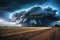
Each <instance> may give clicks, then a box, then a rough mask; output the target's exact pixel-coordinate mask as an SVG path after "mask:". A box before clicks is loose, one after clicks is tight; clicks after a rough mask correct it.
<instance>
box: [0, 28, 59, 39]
mask: <svg viewBox="0 0 60 40" xmlns="http://www.w3.org/2000/svg"><path fill="white" fill-rule="evenodd" d="M59 31H60V28H58V27H57V28H52V27H3V28H0V38H1V39H0V40H46V38H48V39H47V40H49V39H51V37H52V36H53V37H52V39H53V38H54V35H59V34H60V32H59ZM54 33H55V34H54ZM44 35H45V36H46V37H45V36H44ZM41 37H42V38H41ZM43 37H44V39H43ZM56 37H58V38H57V39H58V40H60V39H59V37H60V35H59V36H55V38H56ZM55 38H54V39H53V40H57V39H55Z"/></svg>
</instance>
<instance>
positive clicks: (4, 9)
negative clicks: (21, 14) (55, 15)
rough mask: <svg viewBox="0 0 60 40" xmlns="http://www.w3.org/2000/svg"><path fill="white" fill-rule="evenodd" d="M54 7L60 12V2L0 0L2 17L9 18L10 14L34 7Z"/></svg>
mask: <svg viewBox="0 0 60 40" xmlns="http://www.w3.org/2000/svg"><path fill="white" fill-rule="evenodd" d="M44 4H45V5H53V6H55V7H56V8H58V9H59V11H60V1H59V0H0V17H5V18H6V17H8V15H9V12H13V11H15V10H18V9H22V8H27V7H30V6H33V5H44ZM59 13H60V12H59Z"/></svg>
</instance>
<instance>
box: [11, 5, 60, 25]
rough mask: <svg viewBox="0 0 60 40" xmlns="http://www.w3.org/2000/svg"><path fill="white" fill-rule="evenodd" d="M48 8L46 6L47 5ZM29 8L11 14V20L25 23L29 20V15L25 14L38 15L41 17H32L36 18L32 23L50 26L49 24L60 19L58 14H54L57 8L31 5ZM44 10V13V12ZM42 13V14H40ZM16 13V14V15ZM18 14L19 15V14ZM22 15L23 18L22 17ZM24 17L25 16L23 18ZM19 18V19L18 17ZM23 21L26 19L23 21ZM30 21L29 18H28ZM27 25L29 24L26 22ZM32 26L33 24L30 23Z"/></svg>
mask: <svg viewBox="0 0 60 40" xmlns="http://www.w3.org/2000/svg"><path fill="white" fill-rule="evenodd" d="M47 8H48V7H47ZM28 9H29V10H28V11H27V12H26V10H27V9H26V10H24V11H22V12H18V13H17V14H16V13H15V15H12V16H14V17H12V20H15V21H16V22H18V23H21V22H22V23H23V24H25V25H26V24H27V23H26V22H28V21H29V20H27V19H28V18H29V17H31V16H27V17H28V18H27V17H26V16H25V14H26V15H30V14H33V15H35V14H36V15H40V16H41V17H40V18H39V19H34V20H37V21H35V22H34V23H37V26H51V25H50V24H51V23H53V22H56V21H59V20H60V16H55V15H57V14H56V12H57V10H53V9H51V8H49V9H45V8H44V9H42V8H41V7H40V6H33V7H31V8H28ZM45 12H46V13H45ZM21 13H25V14H21ZM41 14H42V15H41ZM16 15H17V16H16ZM19 15H20V16H19ZM22 17H23V18H22ZM25 17H26V18H25ZM20 18H21V19H20ZM24 18H25V19H24ZM32 20H33V19H32ZM23 21H26V22H25V23H24V22H23ZM30 21H31V19H30ZM30 21H29V22H30ZM40 22H41V23H40ZM27 25H28V26H31V25H29V24H27ZM32 26H33V25H32Z"/></svg>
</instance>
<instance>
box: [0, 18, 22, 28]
mask: <svg viewBox="0 0 60 40" xmlns="http://www.w3.org/2000/svg"><path fill="white" fill-rule="evenodd" d="M0 26H1V27H4V26H7V27H8V26H10V27H11V26H14V27H15V26H22V25H20V24H16V23H15V22H8V21H6V20H4V19H0Z"/></svg>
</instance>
